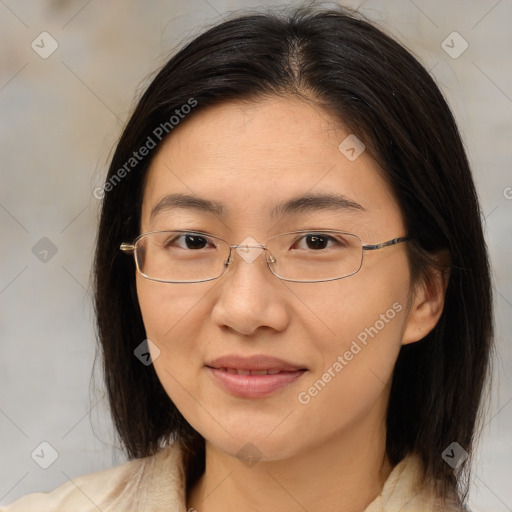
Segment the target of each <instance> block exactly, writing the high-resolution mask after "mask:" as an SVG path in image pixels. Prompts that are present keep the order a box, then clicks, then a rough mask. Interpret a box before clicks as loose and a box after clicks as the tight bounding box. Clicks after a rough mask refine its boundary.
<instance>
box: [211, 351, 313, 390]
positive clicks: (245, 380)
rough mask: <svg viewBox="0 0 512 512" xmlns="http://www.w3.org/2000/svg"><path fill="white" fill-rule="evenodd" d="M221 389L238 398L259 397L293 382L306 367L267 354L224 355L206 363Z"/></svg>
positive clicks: (305, 370)
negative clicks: (247, 355)
mask: <svg viewBox="0 0 512 512" xmlns="http://www.w3.org/2000/svg"><path fill="white" fill-rule="evenodd" d="M205 366H206V368H207V370H208V371H209V373H210V375H211V376H212V377H213V379H214V381H215V382H216V383H217V384H218V385H220V387H221V389H222V390H224V391H227V392H228V393H229V394H231V395H234V396H237V397H240V398H262V397H266V396H269V395H272V394H274V393H276V392H277V391H280V390H282V389H283V388H285V387H287V386H289V385H290V384H292V383H294V382H295V381H296V380H297V379H298V378H300V377H301V376H302V375H304V374H305V373H306V372H307V371H308V369H307V368H305V367H304V366H302V365H297V364H294V363H289V362H287V361H283V360H282V359H277V358H274V357H268V356H251V357H241V356H237V355H231V356H225V357H222V358H218V359H215V360H214V361H211V362H209V363H207V364H206V365H205Z"/></svg>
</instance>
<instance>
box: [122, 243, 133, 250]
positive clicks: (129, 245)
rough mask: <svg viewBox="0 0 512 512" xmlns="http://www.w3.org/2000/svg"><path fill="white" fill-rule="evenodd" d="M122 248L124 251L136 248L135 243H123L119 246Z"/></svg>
mask: <svg viewBox="0 0 512 512" xmlns="http://www.w3.org/2000/svg"><path fill="white" fill-rule="evenodd" d="M119 248H120V249H121V251H123V252H133V251H134V250H135V245H133V244H124V243H123V244H121V246H120V247H119Z"/></svg>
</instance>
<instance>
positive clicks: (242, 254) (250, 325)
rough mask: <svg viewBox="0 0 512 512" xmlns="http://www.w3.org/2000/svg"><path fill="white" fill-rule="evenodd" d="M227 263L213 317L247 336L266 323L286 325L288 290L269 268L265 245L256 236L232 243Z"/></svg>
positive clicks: (278, 328) (275, 326)
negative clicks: (256, 239) (235, 243)
mask: <svg viewBox="0 0 512 512" xmlns="http://www.w3.org/2000/svg"><path fill="white" fill-rule="evenodd" d="M269 256H271V255H269ZM228 266H229V267H228V270H227V271H226V273H225V274H224V275H223V276H222V277H221V278H220V280H221V282H220V283H219V285H218V286H217V287H216V290H217V296H216V300H215V304H214V307H213V310H212V320H213V321H214V322H215V323H216V324H217V325H218V326H219V327H224V328H225V327H229V328H230V329H232V330H234V331H236V332H238V333H240V334H243V335H245V336H250V335H253V334H255V332H256V331H257V330H258V329H259V328H263V327H265V328H271V329H273V330H276V331H282V330H283V329H285V328H286V326H287V325H288V323H289V321H290V318H289V309H288V307H287V303H286V295H287V294H288V293H289V292H288V291H287V289H286V287H285V286H283V284H282V282H281V281H280V280H279V279H278V278H277V277H275V276H274V275H273V274H272V273H271V272H270V270H269V269H268V267H267V263H266V261H265V249H264V246H262V245H261V244H259V243H257V242H256V241H255V240H254V241H253V242H251V243H248V242H247V243H246V241H245V240H244V243H243V244H240V245H234V246H232V249H231V257H230V260H229V263H228Z"/></svg>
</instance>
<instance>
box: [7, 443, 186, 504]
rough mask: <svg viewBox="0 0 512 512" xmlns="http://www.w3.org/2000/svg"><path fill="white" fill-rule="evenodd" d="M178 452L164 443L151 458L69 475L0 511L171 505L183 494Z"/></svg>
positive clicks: (180, 460)
mask: <svg viewBox="0 0 512 512" xmlns="http://www.w3.org/2000/svg"><path fill="white" fill-rule="evenodd" d="M184 488H185V486H184V472H183V466H182V453H181V449H180V448H179V446H177V445H173V446H168V447H166V448H165V449H163V450H162V451H160V452H158V453H157V454H155V455H153V456H151V457H144V458H141V459H135V460H132V461H129V462H125V463H124V464H120V465H118V466H115V467H112V468H109V469H105V470H103V471H98V472H95V473H90V474H88V475H83V476H79V477H77V478H72V479H70V480H69V481H68V482H66V483H64V484H62V485H60V486H59V487H57V488H56V489H54V490H53V491H51V492H48V493H43V492H35V493H31V494H27V495H25V496H22V497H21V498H19V499H17V500H16V501H14V502H13V503H11V504H10V505H6V506H4V507H0V512H35V511H37V512H64V511H66V512H69V510H80V511H81V512H89V511H91V512H92V511H94V512H97V511H98V510H102V512H110V511H114V510H116V511H119V512H122V511H132V510H133V511H135V510H137V511H139V510H140V511H142V510H148V509H151V507H153V506H154V505H160V506H162V507H163V506H165V507H168V506H170V507H175V508H174V510H179V506H180V505H179V502H180V500H183V499H184V498H183V496H184Z"/></svg>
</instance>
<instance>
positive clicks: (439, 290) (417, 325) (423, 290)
mask: <svg viewBox="0 0 512 512" xmlns="http://www.w3.org/2000/svg"><path fill="white" fill-rule="evenodd" d="M436 259H438V258H436ZM439 259H441V260H443V261H446V259H447V258H446V255H445V257H442V258H441V257H440V258H439ZM428 272H429V275H428V277H426V278H424V279H421V281H419V282H418V283H417V284H416V285H415V287H414V290H413V292H412V300H411V307H410V309H409V314H408V317H407V323H406V326H405V329H404V333H403V338H402V344H404V345H406V344H409V343H414V342H416V341H420V340H421V339H423V338H424V337H425V336H426V335H427V334H428V333H429V332H430V331H432V329H434V327H435V326H436V324H437V322H438V321H439V318H440V317H441V314H442V312H443V308H444V299H445V296H446V288H447V287H448V281H449V277H450V271H449V265H446V267H445V269H444V270H441V269H439V268H431V270H429V271H428Z"/></svg>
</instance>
